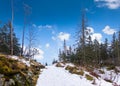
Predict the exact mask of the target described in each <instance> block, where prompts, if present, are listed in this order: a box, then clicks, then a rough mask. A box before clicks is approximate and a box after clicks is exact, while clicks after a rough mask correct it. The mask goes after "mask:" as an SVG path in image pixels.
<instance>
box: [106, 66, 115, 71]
mask: <svg viewBox="0 0 120 86" xmlns="http://www.w3.org/2000/svg"><path fill="white" fill-rule="evenodd" d="M114 69H115V66H114V65H111V66H109V67H107V70H114Z"/></svg>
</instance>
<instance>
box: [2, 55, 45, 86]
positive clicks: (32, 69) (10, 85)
mask: <svg viewBox="0 0 120 86" xmlns="http://www.w3.org/2000/svg"><path fill="white" fill-rule="evenodd" d="M41 68H44V66H43V65H41V64H40V63H38V62H36V61H34V60H28V59H25V58H23V57H18V56H9V55H0V86H35V84H36V81H37V78H38V75H39V74H40V69H41Z"/></svg>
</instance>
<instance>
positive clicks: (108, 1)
mask: <svg viewBox="0 0 120 86" xmlns="http://www.w3.org/2000/svg"><path fill="white" fill-rule="evenodd" d="M94 1H95V2H97V3H98V7H107V8H109V9H118V8H120V0H94Z"/></svg>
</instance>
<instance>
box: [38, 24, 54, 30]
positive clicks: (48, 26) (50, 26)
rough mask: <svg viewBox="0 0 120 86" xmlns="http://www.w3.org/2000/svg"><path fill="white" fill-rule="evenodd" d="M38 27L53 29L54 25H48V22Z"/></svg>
mask: <svg viewBox="0 0 120 86" xmlns="http://www.w3.org/2000/svg"><path fill="white" fill-rule="evenodd" d="M38 28H39V29H52V28H53V26H52V25H47V24H46V25H39V26H38Z"/></svg>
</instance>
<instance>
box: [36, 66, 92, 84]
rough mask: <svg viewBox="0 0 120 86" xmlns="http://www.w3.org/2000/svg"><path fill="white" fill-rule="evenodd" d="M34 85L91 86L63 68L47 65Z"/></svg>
mask: <svg viewBox="0 0 120 86" xmlns="http://www.w3.org/2000/svg"><path fill="white" fill-rule="evenodd" d="M36 86H93V85H92V84H90V82H89V81H87V80H86V79H85V78H83V79H81V78H80V76H78V75H75V74H70V73H68V71H66V70H65V69H64V68H58V67H55V66H48V67H47V69H44V70H43V72H42V74H40V76H39V78H38V81H37V85H36Z"/></svg>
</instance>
